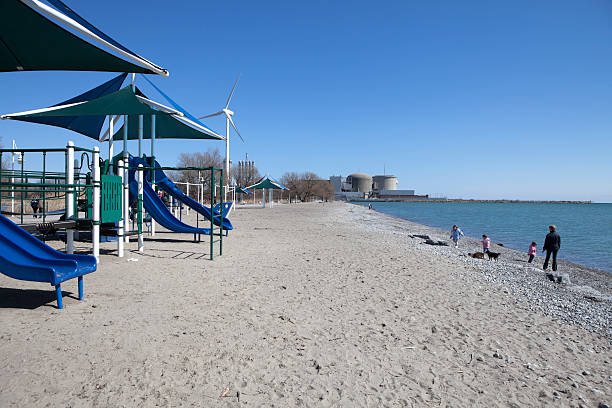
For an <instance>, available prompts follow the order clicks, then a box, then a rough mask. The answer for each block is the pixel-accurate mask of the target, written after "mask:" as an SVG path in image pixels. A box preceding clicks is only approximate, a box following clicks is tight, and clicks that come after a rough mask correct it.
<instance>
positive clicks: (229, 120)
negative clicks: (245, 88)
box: [198, 74, 244, 186]
mask: <svg viewBox="0 0 612 408" xmlns="http://www.w3.org/2000/svg"><path fill="white" fill-rule="evenodd" d="M241 75H242V74H240V75H238V78H236V82H235V83H234V86H233V87H232V91H231V92H230V94H229V97H228V98H227V103H226V104H225V108H223V109H221V110H220V111H219V112H215V113H211V114H210V115H206V116H202V117H200V118H198V119H206V118H212V117H213V116H219V115H225V174H226V177H227V183H228V186H229V182H230V168H229V167H230V166H229V161H230V160H229V139H230V124H231V125H232V127H233V128H234V130H235V131H236V134H237V135H238V136H239V137H240V140H242V142H243V143H244V139H243V138H242V136H240V132H238V128H237V127H236V124H235V123H234V121H233V120H232V115H233V114H234V112H232V111H231V110H229V104H230V102H231V100H232V96H234V91H235V90H236V85H238V81H239V80H240V76H241Z"/></svg>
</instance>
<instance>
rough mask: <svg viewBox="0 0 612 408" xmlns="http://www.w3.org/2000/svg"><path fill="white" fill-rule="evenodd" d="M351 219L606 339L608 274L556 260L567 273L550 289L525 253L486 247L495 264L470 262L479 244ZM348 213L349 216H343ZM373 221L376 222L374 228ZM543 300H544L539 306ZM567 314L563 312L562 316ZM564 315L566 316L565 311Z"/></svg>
mask: <svg viewBox="0 0 612 408" xmlns="http://www.w3.org/2000/svg"><path fill="white" fill-rule="evenodd" d="M350 206H352V207H354V208H353V211H352V212H353V213H355V212H357V213H358V214H359V216H358V217H356V219H355V221H356V225H360V226H361V227H362V228H364V229H365V230H367V231H374V232H378V233H382V234H393V235H399V236H403V237H406V238H407V239H409V240H410V241H405V243H406V244H407V245H408V246H409V247H411V248H418V249H419V250H423V251H427V252H433V253H435V254H436V255H440V256H444V257H446V258H448V259H450V260H452V261H454V262H460V263H462V264H466V265H468V266H469V267H471V268H472V269H473V270H474V271H475V272H478V274H477V275H475V276H477V277H479V278H481V281H484V282H487V283H492V284H494V285H498V286H502V287H503V288H504V289H503V290H505V291H509V293H511V294H513V295H516V296H517V299H521V300H520V302H526V303H527V304H528V305H530V306H531V307H532V308H533V309H538V310H539V311H541V312H543V313H544V314H546V315H550V316H556V317H557V318H560V319H562V320H563V321H566V322H569V323H572V324H576V325H578V326H580V327H583V328H585V329H587V330H589V331H591V332H600V331H602V332H604V333H605V335H606V336H607V337H609V338H610V339H612V313H611V312H610V310H612V274H611V273H609V272H607V271H605V270H602V269H597V268H593V267H589V266H585V265H581V264H576V263H573V262H570V261H565V260H561V259H558V260H557V263H558V271H557V273H567V274H568V275H569V277H570V282H571V283H570V284H568V285H565V284H556V283H553V282H550V281H548V280H547V279H546V273H548V272H552V271H551V270H550V269H549V270H547V271H544V270H542V266H541V264H542V262H543V257H542V256H541V255H537V256H536V258H535V259H534V261H533V263H532V264H528V263H527V256H526V253H525V252H523V251H519V250H516V249H513V248H510V247H506V246H499V245H497V244H495V243H491V249H492V250H493V251H494V252H499V253H500V254H501V255H500V258H499V260H498V261H489V260H487V259H484V260H481V259H474V258H471V257H469V256H467V254H468V252H470V253H473V252H477V251H482V243H481V241H480V239H476V238H473V237H469V236H463V237H462V238H461V240H460V241H459V248H454V247H453V246H451V245H450V243H451V241H450V239H449V238H448V235H449V232H448V231H446V230H443V229H440V228H436V227H431V226H428V225H425V224H420V223H417V222H414V221H409V220H405V219H403V218H399V217H395V216H392V215H389V214H385V213H383V212H379V211H376V210H369V209H368V208H367V207H364V206H361V205H359V204H350ZM349 212H351V210H349ZM373 218H377V219H378V220H376V221H378V222H372V221H374V220H373ZM415 235H428V236H430V237H431V239H433V240H435V241H445V242H447V243H449V246H432V245H427V244H425V239H423V238H419V237H416V236H415ZM542 299H544V300H542ZM566 309H567V310H566ZM568 310H569V311H568Z"/></svg>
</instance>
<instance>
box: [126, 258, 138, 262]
mask: <svg viewBox="0 0 612 408" xmlns="http://www.w3.org/2000/svg"><path fill="white" fill-rule="evenodd" d="M128 262H138V258H128Z"/></svg>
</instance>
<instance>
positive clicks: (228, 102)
mask: <svg viewBox="0 0 612 408" xmlns="http://www.w3.org/2000/svg"><path fill="white" fill-rule="evenodd" d="M240 76H242V72H241V73H240V74H238V78H236V82H234V86H233V88H232V92H230V95H229V98H227V103H226V104H225V109H227V107H228V106H229V104H230V101H231V100H232V96H234V91H235V90H236V85H238V81H239V80H240Z"/></svg>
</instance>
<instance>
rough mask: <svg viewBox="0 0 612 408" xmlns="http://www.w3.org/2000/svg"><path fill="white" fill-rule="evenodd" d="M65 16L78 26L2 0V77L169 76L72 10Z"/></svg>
mask: <svg viewBox="0 0 612 408" xmlns="http://www.w3.org/2000/svg"><path fill="white" fill-rule="evenodd" d="M58 3H59V2H58ZM34 8H36V9H37V10H38V11H35V10H34ZM66 10H68V11H70V12H71V13H72V14H70V13H69V14H70V15H71V16H72V17H74V18H77V20H78V21H79V22H77V21H75V20H73V19H72V18H71V17H68V16H67V15H66V14H64V13H62V12H59V11H58V10H56V9H54V8H51V7H49V6H47V5H46V4H44V3H41V2H40V1H38V0H1V1H0V72H10V71H43V70H45V71H46V70H62V71H110V72H134V73H144V74H160V75H164V76H167V75H168V72H167V71H166V70H164V69H163V68H160V67H158V66H156V65H155V64H153V63H151V62H150V61H147V60H146V59H144V58H142V57H140V56H138V55H137V54H134V53H132V52H130V51H129V50H127V49H126V48H125V47H123V46H120V44H118V43H116V42H115V41H114V40H112V39H111V38H110V37H108V36H106V35H105V34H104V33H102V32H100V31H99V30H97V29H95V27H93V26H91V25H90V24H89V23H87V22H86V21H85V20H83V19H81V18H80V17H79V16H78V15H76V13H74V12H73V11H72V10H70V9H68V8H67V7H66ZM39 12H41V13H44V14H45V15H47V16H49V18H50V19H48V18H46V17H44V16H43V15H42V14H39ZM55 21H61V22H62V23H63V24H65V25H67V26H69V27H71V28H72V29H74V30H75V31H79V32H80V33H81V34H83V35H85V36H87V37H89V38H91V39H93V40H94V41H95V42H97V43H98V44H100V45H103V46H104V47H105V48H107V49H109V50H112V51H114V52H116V53H118V54H120V55H122V56H123V57H125V59H123V58H121V57H118V56H116V55H113V54H112V53H110V52H107V51H105V50H103V49H101V48H99V47H98V46H97V45H94V44H91V43H89V42H87V41H85V40H83V39H82V38H80V37H78V36H76V35H75V34H73V33H71V32H70V31H68V30H66V29H64V28H63V27H61V26H60V25H58V24H56V22H55Z"/></svg>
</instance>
